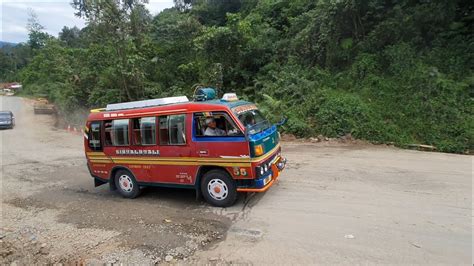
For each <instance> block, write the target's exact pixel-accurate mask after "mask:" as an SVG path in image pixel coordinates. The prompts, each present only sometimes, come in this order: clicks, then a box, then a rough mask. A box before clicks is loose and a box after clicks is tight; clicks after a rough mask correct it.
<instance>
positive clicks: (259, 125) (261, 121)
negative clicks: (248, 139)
mask: <svg viewBox="0 0 474 266" xmlns="http://www.w3.org/2000/svg"><path fill="white" fill-rule="evenodd" d="M237 117H238V118H239V120H240V122H242V124H243V125H244V126H245V128H246V129H247V134H250V135H251V134H256V133H259V132H261V131H263V130H265V129H267V128H268V127H270V123H269V122H268V121H267V120H266V119H265V117H263V115H262V113H260V111H259V110H258V109H252V110H247V111H245V112H242V113H239V114H238V115H237Z"/></svg>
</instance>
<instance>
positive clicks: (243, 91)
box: [0, 0, 474, 152]
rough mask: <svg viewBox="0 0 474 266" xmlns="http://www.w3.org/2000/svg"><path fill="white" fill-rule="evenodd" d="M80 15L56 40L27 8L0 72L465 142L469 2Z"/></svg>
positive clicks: (97, 95) (452, 147) (80, 89)
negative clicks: (212, 97)
mask: <svg viewBox="0 0 474 266" xmlns="http://www.w3.org/2000/svg"><path fill="white" fill-rule="evenodd" d="M74 6H75V8H76V10H77V14H76V15H78V16H82V17H83V18H85V19H86V21H87V27H85V28H83V29H81V30H79V29H77V28H67V27H64V28H63V30H62V31H61V32H60V33H59V38H55V37H51V36H49V35H48V34H46V33H45V32H44V31H43V28H42V27H41V25H40V23H39V22H38V21H37V19H36V18H35V17H34V15H32V17H31V18H30V22H29V24H28V28H29V32H30V38H29V41H28V43H25V44H20V45H17V46H15V47H10V48H8V49H6V50H5V49H3V50H2V53H0V65H1V68H0V69H1V71H0V77H1V78H2V79H3V80H14V79H18V80H19V81H21V82H22V83H23V84H24V87H25V91H26V92H27V93H30V94H39V93H41V94H44V93H46V94H48V95H49V97H50V98H51V99H52V100H54V101H55V102H56V103H57V104H58V105H59V106H60V108H62V110H65V111H69V110H75V109H77V108H80V107H83V106H87V107H101V106H104V105H106V104H107V103H114V102H122V101H130V100H139V99H148V98H155V97H164V96H172V95H183V94H184V95H188V96H191V95H192V91H191V87H192V86H193V85H194V84H197V83H199V84H204V85H209V86H214V87H218V88H220V93H222V92H236V93H237V94H239V95H240V96H241V97H243V98H245V99H248V100H251V101H255V102H256V103H258V104H259V106H260V107H261V109H263V110H264V111H265V112H266V114H267V116H268V118H269V119H271V120H277V119H278V118H279V117H280V116H287V117H288V118H289V119H288V122H287V124H286V125H285V126H284V127H283V129H284V130H285V131H286V132H289V133H292V134H295V135H296V136H299V137H309V136H315V135H319V134H322V135H325V136H328V137H338V136H343V135H346V134H348V133H351V134H352V136H354V137H356V138H360V139H365V140H369V141H372V142H377V143H387V142H394V143H396V144H397V145H401V146H403V145H405V144H409V143H422V144H430V145H434V146H436V147H437V148H438V150H440V151H447V152H466V151H467V150H472V149H473V146H474V144H473V136H474V129H473V128H474V125H473V123H474V120H473V114H472V111H473V95H474V76H473V64H474V56H473V55H474V53H473V49H474V42H473V41H474V38H473V33H474V26H473V25H474V23H473V22H474V7H473V2H472V1H467V0H466V1H451V0H445V1H441V0H440V1H435V0H423V1H412V0H398V1H395V0H368V1H361V0H338V1H336V0H319V1H315V0H292V1H276V0H274V1H270V0H262V1H251V0H240V1H239V0H235V1H232V0H228V1H222V0H175V7H174V8H171V9H166V10H164V11H163V12H161V13H159V14H158V15H156V16H151V15H150V13H149V11H148V10H146V8H145V7H144V5H143V3H142V2H141V1H138V0H127V1H122V2H120V3H119V1H112V0H106V1H89V0H76V1H74Z"/></svg>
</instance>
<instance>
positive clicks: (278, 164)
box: [237, 157, 286, 192]
mask: <svg viewBox="0 0 474 266" xmlns="http://www.w3.org/2000/svg"><path fill="white" fill-rule="evenodd" d="M285 166H286V159H285V158H283V157H279V158H277V159H276V160H275V161H274V162H273V163H272V166H271V168H272V170H271V171H270V173H268V174H267V175H264V176H262V177H260V178H258V179H254V180H253V184H252V186H249V187H238V188H237V191H238V192H265V191H267V190H268V189H269V188H270V187H271V186H272V185H273V183H274V182H275V181H276V180H277V179H278V177H279V176H280V173H281V172H282V171H283V169H285Z"/></svg>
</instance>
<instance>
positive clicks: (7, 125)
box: [0, 123, 13, 128]
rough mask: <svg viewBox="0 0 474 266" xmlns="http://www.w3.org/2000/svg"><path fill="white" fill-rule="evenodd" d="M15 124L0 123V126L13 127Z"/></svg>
mask: <svg viewBox="0 0 474 266" xmlns="http://www.w3.org/2000/svg"><path fill="white" fill-rule="evenodd" d="M12 126H13V124H11V123H10V124H0V128H11V127H12Z"/></svg>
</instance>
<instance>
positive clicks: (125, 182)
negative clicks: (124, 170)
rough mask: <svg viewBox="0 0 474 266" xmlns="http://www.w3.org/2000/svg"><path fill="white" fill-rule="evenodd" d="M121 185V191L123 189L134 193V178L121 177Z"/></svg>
mask: <svg viewBox="0 0 474 266" xmlns="http://www.w3.org/2000/svg"><path fill="white" fill-rule="evenodd" d="M119 185H120V189H122V190H123V191H125V192H132V190H133V182H132V178H131V177H130V176H128V175H121V176H120V177H119Z"/></svg>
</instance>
